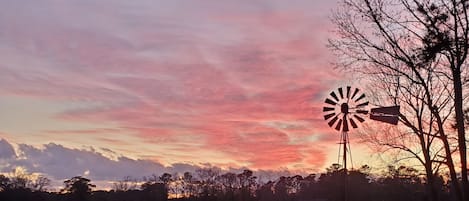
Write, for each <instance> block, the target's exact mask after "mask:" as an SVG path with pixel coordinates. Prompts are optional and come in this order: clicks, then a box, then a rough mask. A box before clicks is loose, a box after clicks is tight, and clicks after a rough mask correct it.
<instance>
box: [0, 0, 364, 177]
mask: <svg viewBox="0 0 469 201" xmlns="http://www.w3.org/2000/svg"><path fill="white" fill-rule="evenodd" d="M0 1H1V4H2V6H1V7H0V26H1V28H0V61H1V62H0V72H1V73H0V138H1V139H2V140H1V141H0V162H1V163H0V171H3V172H6V171H10V170H12V169H14V168H15V167H22V168H24V169H26V170H27V171H29V172H38V173H43V174H45V175H47V176H49V177H51V178H53V179H56V180H61V179H62V180H63V179H66V178H70V177H73V176H76V175H85V176H88V177H89V178H91V179H92V180H93V179H94V180H112V179H117V178H122V177H124V176H128V175H134V176H141V175H150V174H152V173H156V174H158V173H161V172H163V171H184V170H194V169H195V168H197V167H199V166H207V165H208V166H217V167H221V168H225V169H229V168H234V169H236V168H238V169H241V168H251V169H254V170H276V171H277V170H293V171H294V170H302V171H303V170H305V171H318V170H323V169H324V168H325V167H327V166H330V164H332V163H334V162H337V151H338V145H337V141H338V140H339V135H338V134H337V133H336V132H335V131H334V130H333V129H331V128H329V127H328V126H327V124H326V122H324V120H323V114H322V107H323V106H324V105H323V101H324V99H325V98H326V97H327V94H328V93H329V92H330V91H331V90H334V89H336V88H337V87H340V86H342V85H343V84H356V83H355V81H354V80H353V78H351V77H346V76H344V74H343V73H342V72H340V71H338V70H335V69H333V67H332V64H331V63H332V62H333V61H334V55H333V54H332V53H331V52H330V51H329V50H328V48H327V47H326V45H327V39H328V38H330V37H333V32H332V30H333V26H332V24H331V22H330V19H329V18H330V16H331V13H332V10H333V9H334V8H335V7H336V6H337V2H336V1H331V0H291V1H283V0H240V1H218V0H205V1H195V0H191V1H189V0H187V1H182V0H174V1H164V0H138V1H137V0H136V1H128V0H101V1H95V0H70V1H60V0H44V1H36V0H21V1H18V0H0ZM352 146H355V145H352ZM360 150H361V148H358V149H357V152H356V153H355V152H354V154H357V156H356V158H357V160H358V162H359V163H360V162H362V163H367V162H368V161H366V158H367V157H368V156H367V154H368V153H367V152H366V150H362V151H360ZM354 157H355V156H354ZM360 158H362V159H360Z"/></svg>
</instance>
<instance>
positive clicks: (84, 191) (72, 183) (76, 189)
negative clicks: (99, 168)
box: [62, 176, 96, 201]
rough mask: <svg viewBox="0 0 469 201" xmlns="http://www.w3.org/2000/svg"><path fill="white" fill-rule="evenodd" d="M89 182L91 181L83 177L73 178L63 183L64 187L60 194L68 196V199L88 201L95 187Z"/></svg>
mask: <svg viewBox="0 0 469 201" xmlns="http://www.w3.org/2000/svg"><path fill="white" fill-rule="evenodd" d="M90 182H91V180H89V179H87V178H85V177H82V176H75V177H73V178H71V179H67V180H65V181H64V185H65V187H64V188H63V189H62V192H65V193H68V194H70V197H71V198H72V199H74V200H77V201H85V200H88V199H89V197H90V195H91V191H92V189H93V188H95V187H96V185H94V184H91V183H90Z"/></svg>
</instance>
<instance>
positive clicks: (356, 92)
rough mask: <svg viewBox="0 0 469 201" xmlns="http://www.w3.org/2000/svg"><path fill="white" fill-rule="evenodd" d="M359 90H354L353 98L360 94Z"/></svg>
mask: <svg viewBox="0 0 469 201" xmlns="http://www.w3.org/2000/svg"><path fill="white" fill-rule="evenodd" d="M358 91H360V90H359V89H357V88H355V91H354V92H353V94H352V99H354V98H355V96H356V95H357V94H358Z"/></svg>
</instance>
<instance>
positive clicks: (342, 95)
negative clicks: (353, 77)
mask: <svg viewBox="0 0 469 201" xmlns="http://www.w3.org/2000/svg"><path fill="white" fill-rule="evenodd" d="M339 95H340V98H341V99H343V98H344V93H343V91H342V87H340V88H339Z"/></svg>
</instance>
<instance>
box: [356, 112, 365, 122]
mask: <svg viewBox="0 0 469 201" xmlns="http://www.w3.org/2000/svg"><path fill="white" fill-rule="evenodd" d="M353 117H355V119H357V120H358V121H359V122H360V123H362V122H364V121H365V119H363V118H361V117H360V116H358V115H355V114H354V115H353Z"/></svg>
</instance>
